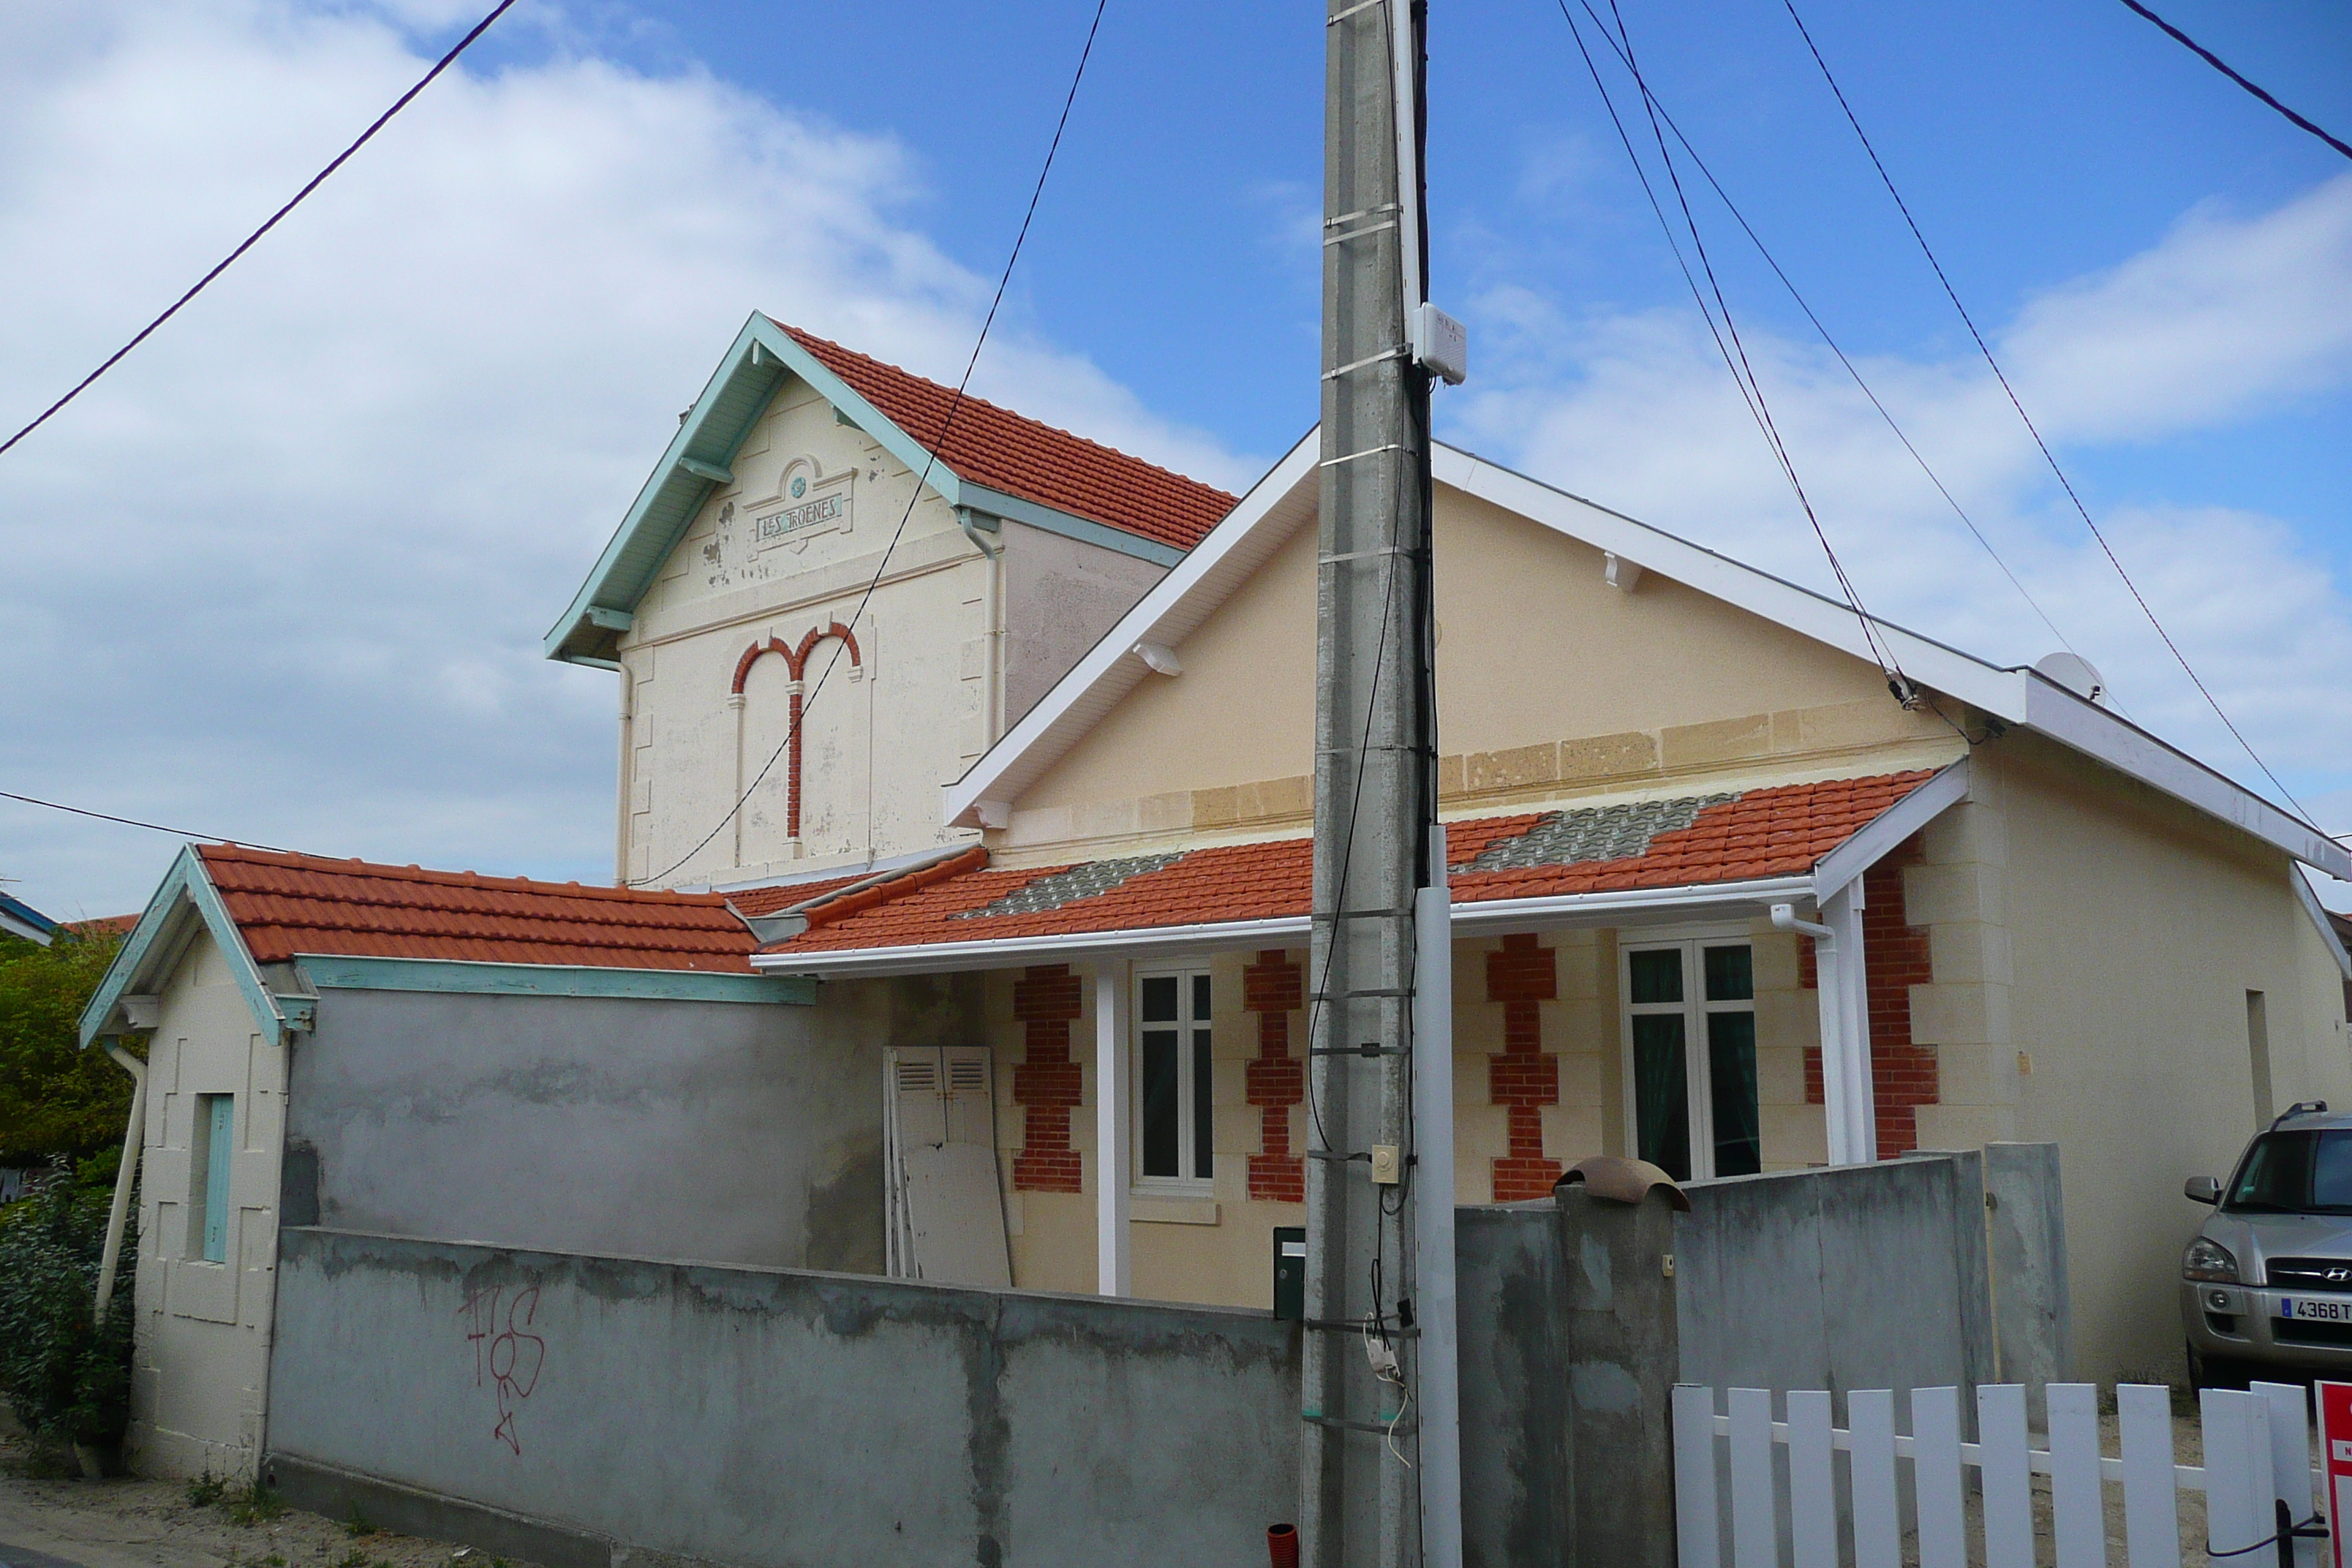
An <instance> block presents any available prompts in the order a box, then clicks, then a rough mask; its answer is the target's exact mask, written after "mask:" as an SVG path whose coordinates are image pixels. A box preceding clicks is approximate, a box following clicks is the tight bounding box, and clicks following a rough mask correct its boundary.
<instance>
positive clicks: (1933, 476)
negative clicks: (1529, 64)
mask: <svg viewBox="0 0 2352 1568" xmlns="http://www.w3.org/2000/svg"><path fill="white" fill-rule="evenodd" d="M1559 3H1560V5H1561V9H1562V11H1563V13H1564V12H1565V11H1566V9H1567V3H1566V0H1559ZM1580 4H1581V5H1583V7H1584V14H1585V15H1586V16H1591V18H1592V22H1593V26H1596V27H1598V28H1600V31H1601V41H1602V42H1604V43H1606V44H1607V45H1608V46H1609V47H1610V49H1611V51H1612V53H1616V54H1617V58H1618V61H1619V63H1620V64H1623V65H1626V66H1627V68H1629V69H1630V68H1631V62H1630V60H1629V59H1628V58H1627V57H1626V55H1625V54H1624V53H1623V52H1622V51H1621V50H1619V47H1618V43H1617V40H1616V39H1615V38H1614V37H1611V36H1610V32H1609V29H1608V28H1607V27H1606V26H1603V25H1602V24H1601V18H1600V16H1599V15H1598V14H1597V13H1596V12H1594V10H1593V9H1592V5H1591V0H1580ZM1569 26H1570V30H1571V31H1574V30H1575V26H1576V24H1575V20H1574V18H1572V17H1571V18H1570V20H1569ZM1577 43H1578V47H1579V48H1580V49H1581V48H1582V46H1583V39H1582V37H1578V39H1577ZM1591 64H1592V60H1591V56H1590V55H1589V54H1588V55H1587V56H1586V58H1585V65H1586V67H1587V68H1591ZM1594 79H1595V83H1596V85H1598V82H1599V76H1598V73H1597V72H1596V73H1595V77H1594ZM1603 97H1604V99H1605V98H1606V89H1603ZM1651 102H1652V104H1653V105H1654V107H1655V108H1656V110H1657V113H1658V118H1659V119H1660V120H1663V121H1665V126H1666V129H1667V130H1669V131H1671V132H1674V134H1675V141H1676V142H1679V143H1680V144H1681V146H1682V149H1683V152H1684V153H1685V154H1686V155H1687V156H1688V157H1689V159H1690V161H1691V166H1692V167H1694V168H1696V170H1697V171H1698V172H1699V174H1700V175H1701V176H1702V177H1704V178H1705V179H1706V183H1707V184H1708V186H1709V187H1711V188H1712V189H1713V190H1714V192H1715V195H1716V199H1717V200H1718V201H1720V202H1722V203H1723V206H1724V210H1725V211H1727V212H1728V213H1729V214H1730V215H1731V216H1732V221H1734V222H1735V223H1737V224H1738V225H1739V228H1740V232H1741V233H1743V234H1745V235H1747V237H1748V243H1749V244H1751V245H1753V246H1755V247H1756V253H1757V254H1758V255H1759V256H1760V257H1762V258H1764V264H1765V265H1766V266H1767V267H1769V268H1771V269H1772V276H1773V277H1775V278H1777V279H1780V286H1781V287H1782V288H1783V289H1787V290H1788V291H1789V298H1790V299H1791V300H1795V301H1796V305H1797V309H1798V310H1801V311H1803V312H1804V316H1805V320H1806V321H1810V322H1811V323H1812V328H1813V331H1815V332H1816V333H1818V334H1819V335H1820V337H1821V340H1822V342H1823V343H1825V344H1826V345H1828V347H1829V351H1830V353H1832V354H1834V355H1836V356H1837V362H1838V363H1839V364H1840V365H1842V366H1843V367H1844V369H1845V373H1846V374H1847V375H1848V376H1849V377H1851V378H1852V379H1853V384H1854V385H1855V386H1856V387H1857V388H1859V389H1860V390H1861V392H1862V395H1863V396H1864V397H1865V398H1867V399H1869V401H1870V405H1871V407H1873V408H1874V409H1876V410H1877V411H1878V416H1879V418H1880V419H1882V420H1884V421H1885V425H1886V427H1887V429H1888V430H1890V431H1892V432H1893V433H1894V436H1895V439H1896V440H1897V441H1899V442H1901V443H1902V444H1903V449H1904V450H1905V451H1906V452H1908V453H1909V454H1910V455H1911V460H1912V461H1913V462H1914V463H1916V464H1917V465H1918V467H1919V471H1920V472H1921V473H1923V474H1925V475H1926V476H1927V482H1928V483H1929V484H1931V485H1933V486H1935V487H1936V491H1937V494H1938V495H1941V496H1942V497H1943V498H1944V500H1945V502H1946V504H1948V506H1950V508H1951V509H1952V515H1953V516H1955V517H1957V518H1958V519H1959V520H1960V525H1961V526H1962V527H1964V528H1966V529H1967V530H1968V531H1969V535H1970V537H1972V538H1974V539H1975V540H1976V542H1977V543H1978V544H1979V545H1981V546H1982V547H1983V548H1984V552H1985V554H1986V555H1987V556H1989V557H1990V558H1991V561H1992V563H1993V564H1994V565H1995V566H1996V567H1998V568H2000V574H2001V575H2002V576H2004V577H2006V578H2008V579H2009V585H2010V586H2011V587H2012V588H2015V589H2016V590H2017V594H2018V597H2020V598H2021V599H2023V600H2024V601H2025V603H2026V605H2028V607H2030V608H2031V609H2032V611H2033V613H2034V614H2035V615H2036V616H2040V617H2041V620H2042V625H2043V626H2047V627H2049V628H2050V635H2051V636H2052V637H2056V638H2057V639H2058V641H2059V644H2060V645H2061V646H2062V647H2066V648H2068V649H2070V650H2072V649H2073V648H2074V643H2073V642H2072V641H2071V640H2070V639H2069V638H2068V637H2067V636H2066V634H2065V633H2064V632H2063V631H2061V630H2060V629H2059V627H2058V623H2057V622H2056V621H2054V620H2053V619H2051V617H2050V612H2049V611H2047V610H2045V609H2043V608H2042V603H2041V601H2040V600H2038V599H2036V598H2035V597H2034V596H2033V595H2032V592H2030V591H2029V590H2028V589H2027V588H2026V586H2025V584H2024V583H2023V582H2022V581H2021V579H2020V578H2019V577H2018V575H2017V574H2016V573H2015V572H2013V571H2011V569H2010V565H2009V563H2008V562H2006V561H2004V560H2002V559H2001V554H2000V551H1999V550H1998V549H1996V548H1995V547H1994V545H1993V542H1992V541H1991V540H1990V538H1988V537H1987V536H1986V534H1985V531H1984V530H1982V529H1980V528H1979V527H1978V526H1977V525H1976V521H1975V520H1974V519H1973V518H1971V517H1969V514H1968V510H1967V509H1966V508H1965V507H1963V506H1961V505H1960V502H1959V498H1958V497H1957V496H1955V495H1953V494H1952V490H1951V487H1950V486H1948V485H1947V484H1945V483H1944V481H1943V479H1942V477H1941V476H1939V475H1938V474H1937V472H1936V470H1935V468H1933V467H1932V466H1930V465H1929V463H1928V461H1927V457H1926V455H1925V454H1923V453H1922V452H1921V451H1920V450H1919V448H1918V447H1917V446H1916V445H1915V444H1914V443H1913V442H1912V439H1911V437H1910V436H1909V435H1908V434H1907V433H1906V431H1905V430H1904V428H1903V426H1901V425H1900V424H1899V423H1897V422H1896V420H1895V415H1894V412H1893V410H1891V409H1889V408H1888V407H1887V406H1886V404H1885V401H1884V400H1883V399H1881V398H1880V397H1879V395H1878V394H1877V392H1876V391H1874V389H1873V388H1872V387H1871V384H1870V383H1869V382H1868V381H1867V380H1865V379H1864V376H1863V374H1862V370H1861V367H1859V366H1858V365H1856V364H1855V363H1853V360H1852V359H1851V358H1850V357H1848V355H1847V353H1846V352H1845V350H1844V349H1843V347H1842V346H1840V344H1839V343H1838V341H1837V339H1836V338H1835V337H1833V336H1832V335H1831V332H1830V330H1829V328H1828V327H1827V326H1826V325H1824V324H1823V322H1822V318H1821V316H1820V314H1819V313H1818V312H1817V311H1815V310H1814V309H1813V307H1812V305H1811V302H1810V301H1808V300H1806V298H1805V296H1804V294H1803V293H1802V292H1801V291H1800V290H1799V289H1798V288H1797V285H1796V281H1795V280H1794V279H1791V278H1790V276H1789V274H1788V271H1787V269H1786V268H1783V267H1782V266H1781V265H1780V258H1778V257H1775V256H1774V255H1773V254H1772V250H1771V247H1769V246H1767V245H1766V244H1765V243H1764V238H1763V237H1762V236H1761V235H1759V234H1758V233H1757V232H1756V226H1755V225H1753V224H1751V223H1749V222H1748V216H1747V215H1746V214H1745V213H1743V212H1741V211H1740V210H1739V204H1738V203H1737V202H1735V201H1733V200H1732V199H1731V193H1730V192H1729V191H1727V190H1725V189H1724V188H1723V182H1722V181H1721V180H1718V179H1717V178H1716V177H1715V171H1714V170H1713V169H1711V168H1709V167H1708V166H1707V163H1706V159H1705V158H1704V157H1702V156H1700V154H1699V150H1698V148H1697V147H1696V146H1695V145H1693V143H1692V142H1691V139H1690V137H1689V136H1688V135H1687V134H1685V132H1684V131H1683V128H1682V126H1681V125H1680V124H1679V123H1678V122H1677V121H1675V117H1674V115H1673V114H1672V113H1671V112H1669V111H1668V110H1667V108H1666V105H1665V100H1663V99H1660V98H1658V97H1657V95H1656V94H1655V93H1654V92H1653V93H1652V94H1651ZM1627 151H1628V152H1629V153H1630V152H1631V151H1632V149H1631V148H1630V147H1629V148H1628V149H1627ZM1635 166H1636V171H1637V172H1638V170H1639V161H1638V160H1637V161H1636V165H1635ZM1669 238H1670V239H1671V234H1670V235H1669Z"/></svg>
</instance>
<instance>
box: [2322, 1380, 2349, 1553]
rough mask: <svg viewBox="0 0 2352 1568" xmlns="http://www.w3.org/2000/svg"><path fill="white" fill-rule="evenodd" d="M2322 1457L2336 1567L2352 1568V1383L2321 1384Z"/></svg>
mask: <svg viewBox="0 0 2352 1568" xmlns="http://www.w3.org/2000/svg"><path fill="white" fill-rule="evenodd" d="M2319 1457H2320V1469H2321V1472H2322V1473H2323V1474H2324V1475H2326V1478H2327V1518H2328V1521H2329V1523H2330V1524H2332V1525H2334V1526H2335V1529H2334V1531H2333V1532H2332V1533H2333V1537H2334V1550H2335V1554H2336V1555H2335V1563H2336V1568H2352V1557H2347V1555H2346V1552H2345V1545H2344V1537H2345V1535H2346V1533H2347V1531H2345V1529H2344V1525H2345V1522H2346V1521H2352V1383H2323V1384H2320V1385H2319Z"/></svg>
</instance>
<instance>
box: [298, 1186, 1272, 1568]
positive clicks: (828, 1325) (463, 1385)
mask: <svg viewBox="0 0 2352 1568" xmlns="http://www.w3.org/2000/svg"><path fill="white" fill-rule="evenodd" d="M280 1290H281V1300H282V1301H283V1303H284V1313H283V1318H282V1328H281V1331H280V1333H279V1335H278V1346H277V1352H276V1369H277V1387H278V1394H277V1396H276V1400H275V1403H274V1405H273V1407H272V1420H271V1448H272V1452H273V1455H274V1456H276V1458H275V1460H274V1462H275V1464H276V1467H277V1468H278V1474H279V1479H280V1481H281V1483H282V1484H285V1485H286V1486H287V1487H288V1488H289V1491H290V1492H291V1493H292V1494H293V1495H294V1496H295V1497H297V1498H298V1499H299V1500H303V1501H307V1502H313V1503H319V1504H324V1505H325V1506H329V1507H332V1506H333V1505H334V1501H335V1500H339V1499H340V1497H348V1496H350V1495H352V1494H351V1493H350V1491H349V1490H348V1489H344V1490H343V1491H341V1493H340V1494H339V1493H338V1490H337V1489H338V1486H339V1484H341V1483H345V1482H347V1481H348V1479H349V1478H351V1477H352V1476H353V1475H357V1476H360V1477H365V1478H369V1479H373V1481H375V1482H378V1483H390V1487H392V1488H399V1489H404V1491H403V1492H402V1493H393V1494H391V1495H390V1496H389V1497H388V1498H387V1497H386V1493H387V1492H388V1491H389V1488H385V1489H380V1490H378V1491H377V1492H376V1493H375V1494H374V1496H373V1497H372V1498H368V1499H367V1500H365V1501H364V1502H362V1509H363V1510H364V1511H367V1512H369V1513H370V1515H371V1517H374V1518H385V1517H387V1512H388V1510H386V1509H384V1508H383V1507H382V1506H380V1505H378V1503H377V1500H378V1499H383V1500H389V1501H391V1502H393V1503H394V1504H395V1505H397V1504H399V1503H402V1502H406V1503H408V1504H409V1505H410V1506H412V1507H414V1506H415V1502H416V1494H417V1493H419V1492H423V1493H429V1494H437V1496H438V1497H439V1498H443V1499H455V1500H467V1501H470V1502H472V1503H475V1504H480V1505H488V1507H490V1508H494V1509H497V1510H502V1511H503V1513H504V1514H506V1515H507V1516H509V1518H508V1519H507V1520H506V1521H485V1520H484V1519H483V1518H481V1516H479V1515H476V1516H474V1517H473V1518H471V1519H468V1518H467V1516H466V1514H465V1513H464V1511H463V1510H443V1511H442V1513H441V1514H440V1516H439V1521H438V1523H437V1528H436V1525H435V1521H433V1520H432V1519H430V1518H425V1519H415V1518H404V1519H403V1520H402V1521H401V1522H403V1523H404V1524H408V1525H409V1526H410V1527H411V1528H433V1529H434V1530H435V1532H436V1533H443V1532H446V1533H451V1534H456V1535H457V1536H458V1537H459V1538H461V1539H464V1538H468V1537H473V1536H474V1531H475V1529H476V1528H478V1527H479V1526H481V1525H483V1524H485V1523H488V1524H490V1525H492V1526H494V1527H495V1526H496V1525H498V1524H499V1523H500V1522H504V1523H505V1524H507V1525H508V1527H509V1539H514V1538H515V1536H516V1535H517V1534H519V1533H520V1532H518V1531H513V1530H512V1525H513V1524H514V1523H515V1522H516V1521H514V1519H513V1517H512V1516H520V1521H525V1522H527V1523H529V1524H530V1525H536V1526H538V1527H539V1532H540V1535H541V1541H543V1542H549V1544H550V1545H552V1546H553V1547H554V1548H555V1549H553V1550H550V1549H549V1548H548V1546H546V1545H541V1546H538V1548H537V1550H535V1551H534V1552H533V1553H532V1554H533V1555H535V1556H537V1557H538V1558H539V1560H540V1561H542V1562H546V1561H551V1560H553V1561H560V1562H563V1563H596V1564H598V1568H602V1565H603V1564H604V1563H607V1562H619V1561H620V1560H621V1554H620V1553H618V1552H612V1551H611V1550H610V1549H611V1548H612V1547H614V1546H623V1547H627V1548H629V1549H631V1555H632V1557H636V1556H653V1557H654V1558H655V1559H656V1561H658V1560H659V1559H660V1557H662V1556H664V1555H667V1556H672V1557H680V1558H687V1559H690V1560H698V1561H704V1562H713V1563H738V1564H744V1565H746V1568H769V1565H773V1568H787V1565H792V1568H798V1565H800V1564H806V1563H854V1562H878V1563H953V1562H978V1563H989V1564H1003V1565H1005V1568H1016V1565H1017V1568H1028V1565H1032V1564H1072V1565H1076V1564H1086V1565H1087V1568H1092V1565H1094V1564H1098V1563H1201V1564H1209V1565H1214V1564H1232V1565H1234V1568H1245V1565H1253V1564H1262V1563H1264V1562H1265V1527H1266V1525H1267V1524H1269V1523H1271V1522H1273V1521H1276V1520H1279V1519H1288V1518H1291V1517H1293V1515H1294V1514H1295V1511H1296V1510H1297V1485H1298V1483H1297V1456H1298V1370H1297V1353H1298V1351H1297V1344H1298V1330H1297V1326H1296V1325H1294V1324H1290V1323H1277V1322H1276V1321H1273V1320H1272V1319H1270V1318H1268V1317H1266V1316H1265V1315H1263V1314H1258V1313H1241V1312H1227V1311H1220V1310H1215V1309H1208V1308H1170V1307H1160V1306H1146V1305H1142V1304H1139V1303H1134V1302H1107V1301H1098V1300H1066V1299H1057V1298H1055V1297H1051V1296H1040V1295H1034V1294H1026V1293H1021V1292H989V1291H979V1290H966V1289H955V1288H951V1287H945V1286H937V1285H926V1284H920V1283H916V1282H913V1281H896V1280H881V1279H845V1278H842V1277H840V1276H828V1275H817V1274H807V1273H795V1272H792V1271H788V1270H772V1269H752V1268H693V1267H688V1266H685V1265H678V1264H663V1263H647V1262H639V1261H634V1260H629V1259H624V1258H586V1257H578V1256H560V1255H552V1254H548V1253H542V1252H500V1251H495V1250H491V1249H488V1248H484V1247H461V1246H454V1245H449V1244H445V1243H430V1242H418V1241H412V1240H405V1239H398V1238H387V1237H363V1236H353V1235H349V1234H341V1233H336V1232H331V1231H324V1230H307V1229H289V1231H288V1232H287V1238H286V1257H285V1263H284V1267H283V1278H282V1279H281V1281H280ZM346 1506H349V1505H348V1504H346ZM339 1511H340V1510H339ZM567 1538H568V1542H570V1543H574V1544H572V1550H569V1551H566V1550H564V1549H563V1548H564V1546H565V1544H566V1542H567Z"/></svg>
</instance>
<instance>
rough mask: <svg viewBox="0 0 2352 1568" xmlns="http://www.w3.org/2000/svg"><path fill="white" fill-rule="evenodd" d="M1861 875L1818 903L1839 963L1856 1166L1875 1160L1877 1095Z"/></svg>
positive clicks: (1847, 1089)
mask: <svg viewBox="0 0 2352 1568" xmlns="http://www.w3.org/2000/svg"><path fill="white" fill-rule="evenodd" d="M1862 910H1863V890H1862V879H1861V878H1859V877H1856V878H1855V879H1853V881H1851V882H1849V883H1847V884H1846V885H1845V886H1844V887H1843V888H1841V889H1838V890H1837V891H1836V892H1834V893H1832V894H1831V895H1830V896H1829V898H1828V900H1826V901H1824V902H1823V903H1822V919H1823V920H1824V921H1828V922H1829V925H1830V927H1831V929H1832V930H1833V931H1836V932H1837V935H1838V951H1839V953H1840V955H1841V958H1842V962H1841V963H1840V964H1839V966H1838V984H1839V992H1840V995H1841V998H1842V1001H1843V1017H1842V1018H1841V1020H1840V1023H1841V1027H1842V1032H1843V1036H1844V1041H1845V1063H1846V1114H1847V1116H1848V1118H1849V1119H1850V1120H1849V1126H1850V1128H1851V1132H1850V1134H1849V1135H1850V1137H1851V1139H1852V1147H1853V1152H1854V1156H1853V1157H1854V1161H1855V1163H1858V1164H1868V1163H1870V1162H1871V1161H1873V1160H1875V1159H1877V1158H1878V1094H1877V1090H1876V1088H1875V1086H1874V1082H1873V1078H1874V1074H1873V1073H1872V1071H1871V1064H1870V975H1869V971H1868V964H1869V954H1868V953H1867V952H1865V951H1864V947H1863V941H1862Z"/></svg>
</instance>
